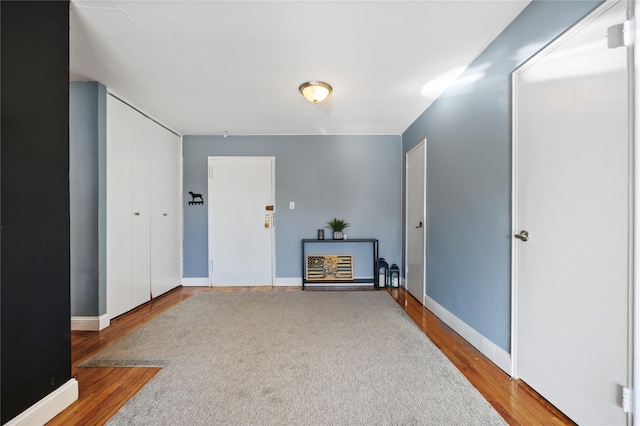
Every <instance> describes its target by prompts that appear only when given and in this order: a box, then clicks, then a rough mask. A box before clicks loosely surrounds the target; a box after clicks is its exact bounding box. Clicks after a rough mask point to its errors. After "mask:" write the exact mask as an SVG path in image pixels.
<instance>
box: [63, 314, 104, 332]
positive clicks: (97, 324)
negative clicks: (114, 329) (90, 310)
mask: <svg viewBox="0 0 640 426" xmlns="http://www.w3.org/2000/svg"><path fill="white" fill-rule="evenodd" d="M109 324H110V321H109V315H107V314H104V315H100V316H99V317H80V316H73V317H71V329H72V330H80V331H100V330H104V329H105V328H107V327H109Z"/></svg>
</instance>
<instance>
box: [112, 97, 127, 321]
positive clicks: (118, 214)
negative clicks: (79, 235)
mask: <svg viewBox="0 0 640 426" xmlns="http://www.w3.org/2000/svg"><path fill="white" fill-rule="evenodd" d="M131 115H132V110H131V107H130V106H128V105H126V104H124V103H123V102H121V101H119V100H118V99H115V98H114V97H113V96H107V124H106V127H107V130H106V132H107V148H106V149H107V161H106V163H107V166H106V167H107V183H106V191H107V203H106V204H107V205H106V212H107V238H106V240H107V241H106V245H107V256H106V262H107V268H106V269H107V312H108V314H109V317H110V318H115V317H117V316H118V315H120V314H123V313H125V312H127V311H128V310H130V309H131V308H132V304H131V225H132V222H133V215H132V214H131V212H132V210H131V192H130V190H129V188H131V139H132V128H131V121H132V118H131ZM123 188H124V190H123Z"/></svg>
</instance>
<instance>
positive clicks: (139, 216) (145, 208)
mask: <svg viewBox="0 0 640 426" xmlns="http://www.w3.org/2000/svg"><path fill="white" fill-rule="evenodd" d="M132 116H133V120H132V121H133V125H132V141H131V179H132V183H131V187H130V188H131V190H130V196H131V206H132V210H131V213H130V214H131V217H132V221H133V224H132V228H131V258H132V269H131V300H132V303H133V306H134V307H135V306H138V305H141V304H143V303H145V302H148V301H149V300H150V299H151V279H150V267H151V266H150V262H151V255H150V238H151V234H150V232H151V227H150V226H151V225H150V224H151V212H150V193H149V192H150V190H151V179H150V172H149V170H150V169H149V167H150V161H149V150H150V145H151V142H152V141H151V138H152V136H151V123H152V122H151V121H150V120H149V119H148V118H147V117H145V116H143V115H142V114H140V113H138V112H137V111H132ZM123 190H124V191H126V188H123Z"/></svg>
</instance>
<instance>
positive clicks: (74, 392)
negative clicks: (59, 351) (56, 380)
mask: <svg viewBox="0 0 640 426" xmlns="http://www.w3.org/2000/svg"><path fill="white" fill-rule="evenodd" d="M77 399H78V381H77V380H76V379H70V380H69V381H68V382H66V383H65V384H64V385H62V386H60V387H59V388H58V389H56V390H54V391H53V392H51V393H50V394H49V395H47V396H45V397H44V398H42V399H41V400H40V401H38V402H36V403H35V404H33V405H32V406H31V407H29V408H28V409H27V410H26V411H24V412H22V413H21V414H20V415H18V416H17V417H14V418H13V419H11V420H9V422H8V423H6V424H5V425H4V426H40V425H44V424H45V423H47V422H48V421H49V420H51V419H52V418H54V417H55V416H57V415H58V414H59V413H60V412H61V411H62V410H64V409H65V408H67V407H68V406H70V405H71V404H73V403H74V401H76V400H77Z"/></svg>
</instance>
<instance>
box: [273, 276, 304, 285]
mask: <svg viewBox="0 0 640 426" xmlns="http://www.w3.org/2000/svg"><path fill="white" fill-rule="evenodd" d="M273 286H274V287H302V278H300V277H281V278H278V277H276V280H275V282H274V283H273Z"/></svg>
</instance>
